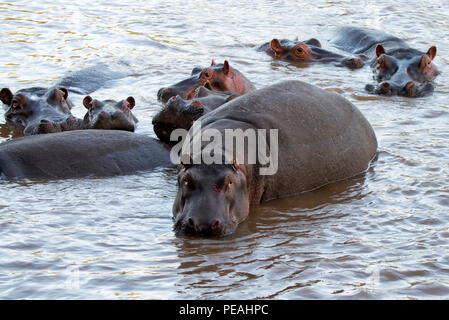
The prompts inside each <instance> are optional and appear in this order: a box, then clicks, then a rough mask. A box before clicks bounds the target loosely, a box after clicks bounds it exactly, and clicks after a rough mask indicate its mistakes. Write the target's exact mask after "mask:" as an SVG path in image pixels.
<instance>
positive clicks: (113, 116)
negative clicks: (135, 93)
mask: <svg viewBox="0 0 449 320" xmlns="http://www.w3.org/2000/svg"><path fill="white" fill-rule="evenodd" d="M83 105H84V107H86V109H87V112H86V115H85V116H84V120H83V123H84V128H85V129H114V130H126V131H132V132H134V130H135V129H136V126H137V122H138V120H137V118H136V117H135V116H134V114H133V113H132V112H131V110H132V109H133V108H134V106H135V105H136V102H135V100H134V98H133V97H128V98H126V99H125V100H121V101H118V102H117V101H115V100H103V101H100V100H96V99H92V97H91V96H86V97H85V98H84V99H83Z"/></svg>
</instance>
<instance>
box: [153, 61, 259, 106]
mask: <svg viewBox="0 0 449 320" xmlns="http://www.w3.org/2000/svg"><path fill="white" fill-rule="evenodd" d="M202 86H204V87H206V88H207V89H209V90H213V91H228V92H235V93H237V94H239V95H242V94H245V93H247V92H250V91H253V90H254V89H255V88H254V85H253V84H252V83H251V82H250V81H249V80H248V79H247V78H246V77H245V76H244V75H243V74H242V73H241V72H240V71H238V70H237V69H234V68H231V66H230V65H229V62H228V61H226V60H225V62H224V63H220V64H216V63H215V62H214V61H213V60H212V64H211V66H210V67H207V68H201V67H196V68H193V70H192V73H191V76H190V77H189V78H187V79H185V80H182V81H180V82H178V83H176V84H174V85H172V86H170V87H167V88H161V89H159V91H158V93H157V97H158V100H159V101H162V102H163V103H166V102H167V101H168V100H169V99H170V98H171V97H175V96H177V95H179V96H180V97H181V98H183V99H185V100H190V99H192V98H193V97H194V95H195V90H196V89H197V88H199V87H202Z"/></svg>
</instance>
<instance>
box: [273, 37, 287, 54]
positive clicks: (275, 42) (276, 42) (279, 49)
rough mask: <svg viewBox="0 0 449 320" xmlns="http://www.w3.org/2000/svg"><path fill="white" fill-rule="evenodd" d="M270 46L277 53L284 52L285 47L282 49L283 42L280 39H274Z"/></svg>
mask: <svg viewBox="0 0 449 320" xmlns="http://www.w3.org/2000/svg"><path fill="white" fill-rule="evenodd" d="M270 48H271V50H273V51H274V52H275V53H276V54H277V55H281V54H283V53H284V49H282V46H281V42H280V41H279V39H276V38H275V39H273V40H271V42H270Z"/></svg>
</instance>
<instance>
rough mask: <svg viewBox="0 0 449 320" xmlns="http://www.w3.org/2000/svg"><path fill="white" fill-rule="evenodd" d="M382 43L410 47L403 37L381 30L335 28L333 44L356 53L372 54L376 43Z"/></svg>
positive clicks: (397, 46) (388, 47)
mask: <svg viewBox="0 0 449 320" xmlns="http://www.w3.org/2000/svg"><path fill="white" fill-rule="evenodd" d="M379 43H381V44H382V45H383V46H384V47H385V48H386V49H388V50H390V49H396V48H408V45H407V44H406V43H405V41H403V40H402V39H400V38H398V37H395V36H392V35H390V34H387V33H385V32H382V31H379V30H372V29H365V28H359V27H351V26H345V27H339V28H337V29H336V30H335V35H334V39H333V40H332V44H334V45H335V46H336V47H338V48H340V49H342V50H344V51H348V52H351V53H354V54H360V53H363V54H365V55H368V56H371V55H372V54H373V52H374V49H375V48H376V45H377V44H379Z"/></svg>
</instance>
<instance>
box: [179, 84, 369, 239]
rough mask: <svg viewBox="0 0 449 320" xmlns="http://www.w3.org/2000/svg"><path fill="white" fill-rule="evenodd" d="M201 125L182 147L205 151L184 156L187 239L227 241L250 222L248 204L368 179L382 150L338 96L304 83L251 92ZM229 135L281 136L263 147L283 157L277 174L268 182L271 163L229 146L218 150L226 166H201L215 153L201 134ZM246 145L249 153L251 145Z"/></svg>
mask: <svg viewBox="0 0 449 320" xmlns="http://www.w3.org/2000/svg"><path fill="white" fill-rule="evenodd" d="M198 122H199V123H200V124H201V130H199V131H198V130H197V131H196V132H195V130H194V128H195V127H192V128H191V129H190V131H189V134H188V135H187V138H186V139H185V140H184V146H185V145H186V144H188V143H193V144H194V141H197V142H198V141H200V148H198V149H196V150H197V151H196V152H195V151H193V152H192V153H190V154H189V152H187V154H185V150H184V151H183V149H182V150H181V151H182V152H181V155H180V161H181V170H180V172H179V175H178V192H177V195H176V199H175V201H174V204H173V217H174V228H175V230H176V231H177V232H178V233H182V234H193V235H203V236H204V235H206V236H224V235H228V234H230V233H232V232H234V230H235V229H236V228H237V226H238V224H239V223H240V222H242V221H243V220H245V219H246V217H247V216H248V214H249V207H250V205H252V204H258V203H261V202H265V201H268V200H271V199H276V198H281V197H287V196H293V195H297V194H299V193H301V192H305V191H309V190H313V189H315V188H318V187H321V186H323V185H326V184H328V183H331V182H335V181H338V180H342V179H346V178H349V177H352V176H354V175H357V174H359V173H362V172H364V171H365V170H366V169H367V168H368V167H369V165H370V162H371V160H372V159H373V157H374V156H375V154H376V150H377V140H376V136H375V134H374V131H373V129H372V127H371V125H370V124H369V123H368V121H367V120H366V119H365V117H364V116H363V115H362V114H361V113H360V111H359V110H358V109H357V108H356V107H355V106H354V105H352V104H351V103H350V102H349V101H348V100H346V99H345V98H343V97H342V96H340V95H338V94H336V93H332V92H328V91H326V90H323V89H320V88H318V87H315V86H313V85H310V84H307V83H304V82H300V81H284V82H281V83H278V84H275V85H272V86H269V87H266V88H263V89H260V90H257V91H254V92H251V93H247V94H245V95H243V96H241V97H238V98H236V99H233V100H232V101H230V102H228V103H226V104H224V105H222V106H221V107H219V108H217V109H215V110H213V111H211V112H209V113H207V114H206V115H204V116H203V117H201V118H200V119H198V120H197V122H196V123H198ZM226 130H234V131H235V130H241V131H240V132H241V133H245V132H246V133H248V136H250V134H251V132H252V131H258V130H266V132H267V131H270V130H278V131H277V132H278V139H276V140H274V141H272V139H271V136H270V141H269V142H265V143H266V148H267V149H268V153H266V154H278V159H277V163H276V167H277V170H276V171H275V173H274V174H272V175H265V174H264V175H262V174H261V172H260V170H261V169H263V168H264V167H265V166H264V165H265V164H266V163H262V162H261V161H260V160H259V158H257V162H255V163H250V162H249V161H248V159H249V157H247V158H245V159H244V160H243V161H242V160H239V159H238V158H236V149H235V148H236V144H234V143H232V144H231V146H230V147H229V144H227V143H223V142H220V143H219V146H221V147H220V148H221V149H220V150H221V152H220V155H218V159H220V157H221V159H222V160H223V161H224V163H223V161H222V164H217V163H209V164H206V163H204V162H199V163H198V162H197V163H195V160H194V159H198V156H199V157H200V159H201V157H203V156H204V155H205V154H208V153H210V147H209V143H210V141H209V139H204V137H202V134H203V133H205V132H206V131H208V134H209V138H210V133H211V132H213V133H214V135H217V133H218V134H219V135H220V136H221V137H223V136H226ZM258 132H259V131H258ZM244 141H245V150H249V149H248V140H244ZM257 141H258V144H259V145H258V146H257V148H259V147H260V141H259V140H257ZM215 142H216V141H215ZM252 147H254V146H252ZM187 150H190V149H187ZM206 150H207V151H206ZM214 154H215V155H217V150H214ZM215 155H213V156H215ZM209 156H210V155H209ZM226 159H227V160H226ZM271 164H273V163H270V165H271Z"/></svg>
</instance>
